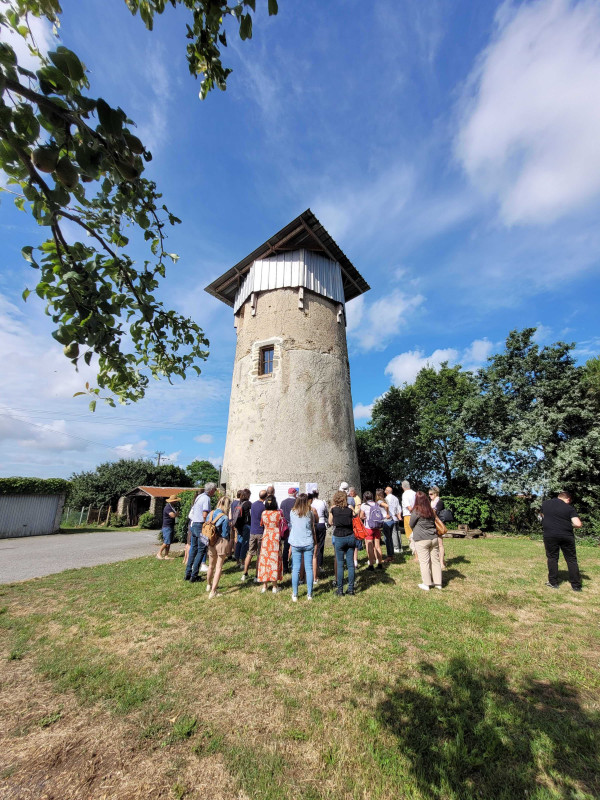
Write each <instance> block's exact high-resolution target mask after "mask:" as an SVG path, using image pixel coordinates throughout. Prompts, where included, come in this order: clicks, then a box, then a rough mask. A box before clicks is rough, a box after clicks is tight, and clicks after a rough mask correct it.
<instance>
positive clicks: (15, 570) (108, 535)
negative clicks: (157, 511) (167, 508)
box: [0, 531, 158, 584]
mask: <svg viewBox="0 0 600 800" xmlns="http://www.w3.org/2000/svg"><path fill="white" fill-rule="evenodd" d="M156 533H157V532H156V531H124V532H122V533H121V532H119V531H115V532H103V533H69V534H61V533H58V534H56V535H53V536H23V537H21V538H17V539H0V584H1V583H14V582H15V581H26V580H29V579H30V578H41V577H43V576H44V575H52V574H54V573H56V572H62V571H63V570H65V569H77V568H78V567H94V566H96V565H97V564H112V563H113V562H115V561H127V559H129V558H138V557H139V556H149V555H155V554H156V553H157V552H158V542H157V541H156Z"/></svg>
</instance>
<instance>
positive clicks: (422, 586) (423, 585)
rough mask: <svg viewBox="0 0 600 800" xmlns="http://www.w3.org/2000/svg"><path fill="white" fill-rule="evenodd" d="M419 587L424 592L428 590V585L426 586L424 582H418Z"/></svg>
mask: <svg viewBox="0 0 600 800" xmlns="http://www.w3.org/2000/svg"><path fill="white" fill-rule="evenodd" d="M419 589H423V591H424V592H428V591H429V586H427V584H426V583H420V584H419Z"/></svg>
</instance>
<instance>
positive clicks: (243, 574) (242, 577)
mask: <svg viewBox="0 0 600 800" xmlns="http://www.w3.org/2000/svg"><path fill="white" fill-rule="evenodd" d="M240 580H241V582H242V583H244V581H247V580H248V576H247V575H246V573H245V572H242V576H241V578H240Z"/></svg>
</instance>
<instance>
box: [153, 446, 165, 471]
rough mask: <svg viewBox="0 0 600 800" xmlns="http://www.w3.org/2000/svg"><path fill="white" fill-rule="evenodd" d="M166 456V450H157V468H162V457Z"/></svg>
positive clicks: (155, 453)
mask: <svg viewBox="0 0 600 800" xmlns="http://www.w3.org/2000/svg"><path fill="white" fill-rule="evenodd" d="M164 454H165V451H164V450H155V451H154V455H155V456H156V466H157V467H160V457H161V456H164Z"/></svg>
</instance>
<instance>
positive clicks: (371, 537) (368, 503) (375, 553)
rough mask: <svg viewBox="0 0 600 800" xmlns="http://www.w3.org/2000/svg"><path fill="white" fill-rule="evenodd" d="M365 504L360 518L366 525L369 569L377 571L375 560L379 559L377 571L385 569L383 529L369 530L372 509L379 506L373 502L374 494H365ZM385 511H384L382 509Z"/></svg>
mask: <svg viewBox="0 0 600 800" xmlns="http://www.w3.org/2000/svg"><path fill="white" fill-rule="evenodd" d="M363 501H364V502H363V503H362V505H361V507H360V518H361V519H362V521H363V522H364V524H365V531H366V535H365V542H366V545H367V558H368V559H369V566H368V567H367V569H371V570H373V569H375V560H376V559H377V569H383V554H382V552H381V528H369V517H370V514H371V509H372V508H373V507H374V506H376V505H377V503H376V502H375V501H374V500H373V492H365V493H364V494H363ZM382 511H383V509H382Z"/></svg>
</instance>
